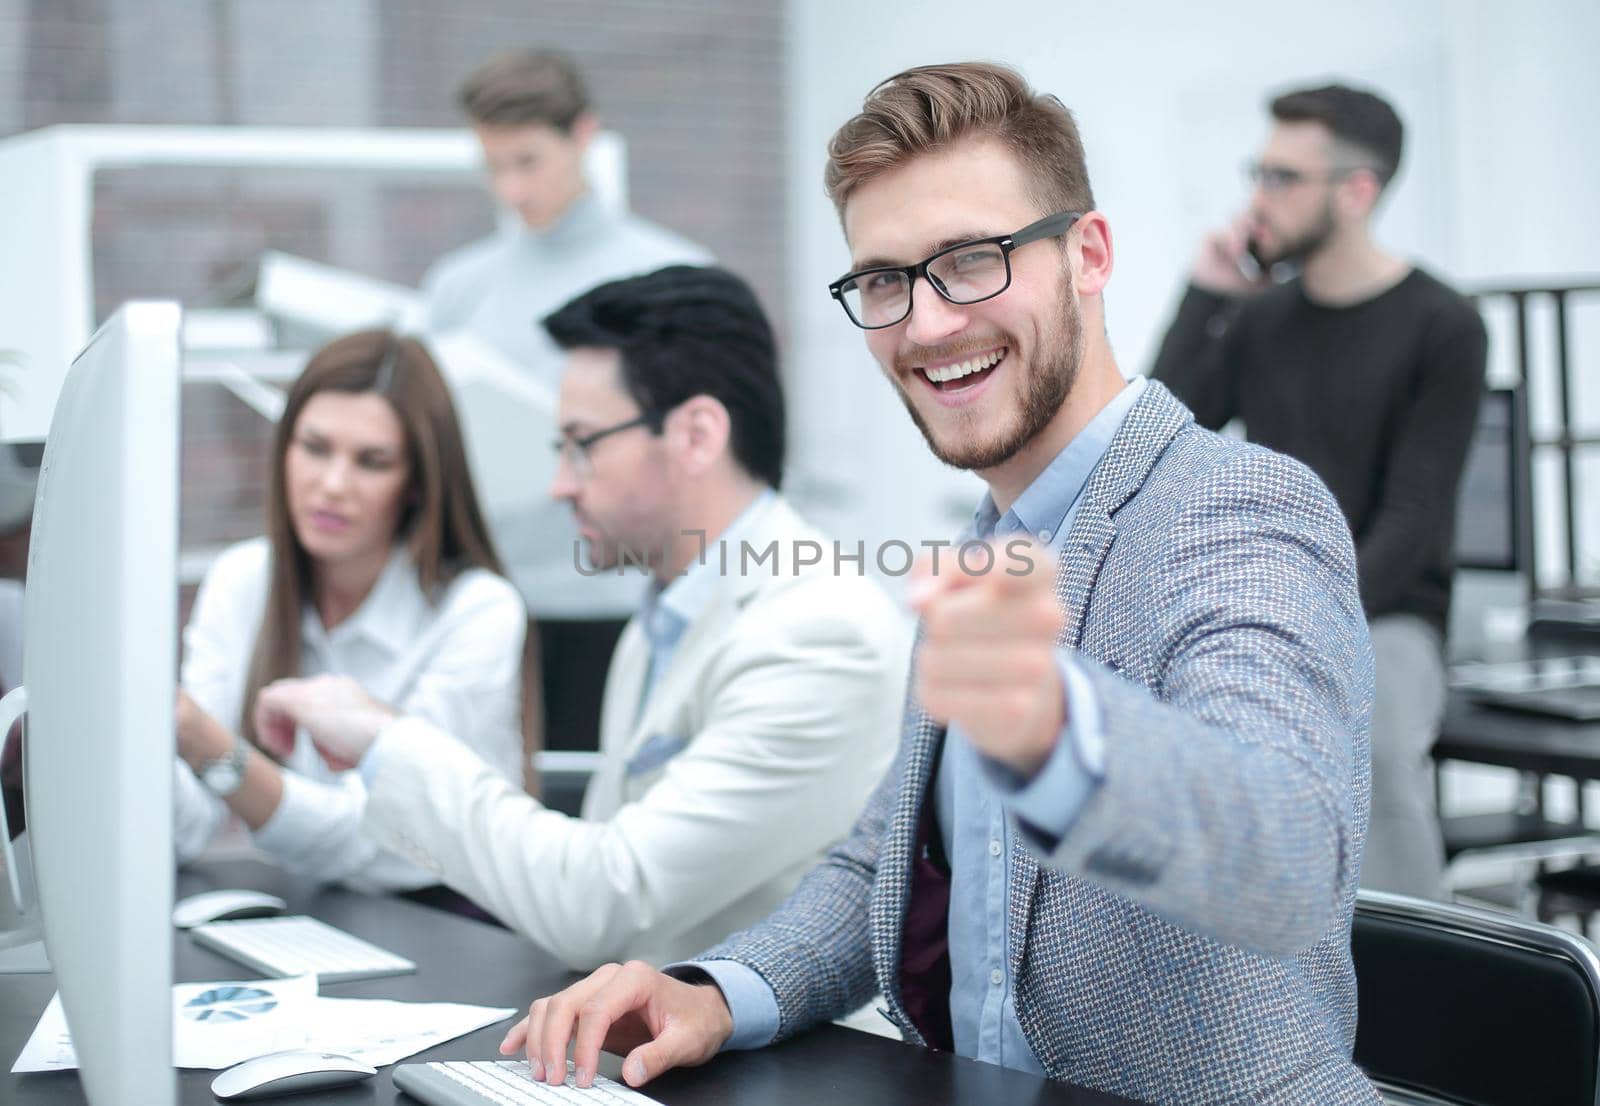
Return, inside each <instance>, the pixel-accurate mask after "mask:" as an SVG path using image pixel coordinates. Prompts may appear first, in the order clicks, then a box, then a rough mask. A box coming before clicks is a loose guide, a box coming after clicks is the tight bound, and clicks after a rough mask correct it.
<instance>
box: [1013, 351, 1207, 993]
mask: <svg viewBox="0 0 1600 1106" xmlns="http://www.w3.org/2000/svg"><path fill="white" fill-rule="evenodd" d="M1191 421H1192V416H1191V415H1190V414H1189V411H1188V409H1187V408H1185V407H1184V406H1183V405H1182V404H1181V403H1179V402H1178V401H1177V400H1176V399H1174V398H1173V396H1172V393H1171V392H1169V391H1167V389H1166V388H1165V387H1163V386H1162V385H1161V384H1159V383H1156V382H1155V381H1151V382H1149V383H1147V384H1146V385H1145V392H1144V395H1142V396H1140V397H1139V400H1138V402H1137V403H1135V404H1134V405H1133V409H1132V410H1130V411H1129V412H1128V417H1127V418H1126V419H1124V420H1123V423H1122V426H1121V428H1119V429H1118V431H1117V433H1116V436H1115V437H1113V438H1112V440H1111V445H1110V446H1109V447H1108V448H1107V449H1106V454H1105V456H1104V457H1102V458H1101V459H1100V463H1099V464H1098V465H1096V466H1095V469H1094V472H1092V473H1090V474H1089V482H1088V484H1086V485H1085V486H1084V489H1083V498H1082V500H1081V501H1080V502H1079V504H1078V513H1077V516H1076V517H1075V518H1074V519H1073V521H1072V529H1071V530H1069V531H1068V533H1067V538H1066V541H1065V542H1064V543H1063V545H1062V547H1061V555H1060V557H1059V559H1058V560H1057V562H1056V600H1057V601H1058V602H1059V603H1060V604H1061V609H1062V612H1063V613H1064V614H1065V616H1066V618H1065V621H1064V622H1063V625H1062V629H1061V636H1060V637H1059V638H1057V639H1056V640H1057V642H1058V643H1059V644H1060V645H1062V646H1065V647H1067V648H1069V649H1076V648H1078V647H1079V645H1080V644H1081V643H1082V641H1083V627H1084V617H1085V615H1086V613H1087V611H1088V607H1089V597H1090V596H1091V595H1093V593H1094V586H1095V582H1096V580H1098V579H1099V576H1100V570H1101V568H1102V567H1103V566H1104V565H1105V561H1106V557H1107V556H1108V555H1109V554H1110V552H1111V546H1112V544H1113V543H1114V542H1115V541H1116V537H1117V527H1116V523H1115V522H1113V521H1112V519H1113V516H1114V515H1115V513H1116V512H1117V511H1118V510H1120V509H1121V507H1122V505H1123V504H1125V503H1126V502H1127V501H1128V500H1129V499H1132V498H1133V496H1134V494H1135V493H1137V492H1138V490H1139V489H1140V488H1141V487H1142V486H1143V485H1144V481H1145V477H1147V476H1148V475H1149V473H1150V470H1151V468H1152V467H1154V465H1155V463H1156V460H1157V459H1158V458H1159V457H1160V456H1161V454H1162V453H1163V452H1164V451H1165V450H1166V448H1167V446H1168V445H1169V444H1170V443H1171V441H1172V439H1173V438H1174V437H1176V436H1177V434H1178V432H1179V431H1181V430H1182V429H1183V428H1184V427H1185V426H1186V425H1188V424H1189V423H1190V422H1191ZM1015 856H1016V861H1015V863H1013V865H1012V867H1011V873H1010V879H1009V885H1008V890H1009V897H1010V904H1009V908H1008V913H1009V915H1010V920H1011V921H1010V924H1011V926H1012V934H1011V935H1012V940H1011V941H1009V942H1007V945H1008V947H1009V952H1010V962H1011V963H1010V968H1011V973H1012V978H1017V973H1019V972H1020V971H1021V970H1022V960H1023V956H1024V954H1025V953H1026V951H1027V950H1026V948H1025V945H1026V941H1027V936H1028V934H1029V933H1030V932H1031V931H1032V926H1031V925H1029V922H1030V920H1031V916H1032V913H1033V899H1034V894H1035V893H1036V892H1037V890H1038V887H1039V875H1040V869H1039V864H1038V862H1037V861H1036V860H1034V858H1033V856H1032V854H1030V853H1029V852H1027V850H1025V849H1019V850H1017V851H1016V853H1015Z"/></svg>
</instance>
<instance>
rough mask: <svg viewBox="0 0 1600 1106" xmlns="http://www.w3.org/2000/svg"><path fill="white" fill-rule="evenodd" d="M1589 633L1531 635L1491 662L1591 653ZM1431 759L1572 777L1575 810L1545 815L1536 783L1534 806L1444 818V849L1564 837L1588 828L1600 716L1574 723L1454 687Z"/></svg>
mask: <svg viewBox="0 0 1600 1106" xmlns="http://www.w3.org/2000/svg"><path fill="white" fill-rule="evenodd" d="M1595 652H1596V648H1595V641H1594V639H1593V638H1589V637H1580V638H1573V637H1570V636H1567V635H1562V634H1548V633H1546V634H1535V635H1533V636H1530V637H1529V638H1528V639H1525V640H1523V641H1521V642H1518V643H1516V644H1514V645H1512V646H1510V647H1509V648H1507V649H1505V650H1503V651H1502V652H1501V655H1498V656H1495V657H1494V658H1493V659H1494V660H1496V661H1521V660H1527V659H1530V658H1538V657H1567V656H1580V655H1588V654H1594V653H1595ZM1433 759H1434V760H1435V761H1436V762H1440V763H1442V762H1444V761H1451V760H1455V761H1466V762H1469V763H1472V764H1488V765H1493V766H1495V767H1500V768H1511V769H1515V770H1516V771H1519V772H1526V773H1531V774H1532V775H1534V776H1538V777H1541V778H1542V777H1545V776H1563V777H1566V778H1568V779H1571V780H1575V781H1577V784H1578V793H1577V795H1578V808H1579V816H1578V817H1577V818H1576V819H1574V820H1573V821H1552V820H1550V819H1548V818H1546V816H1545V812H1544V796H1543V787H1542V785H1540V786H1535V787H1534V788H1533V800H1534V802H1533V808H1532V809H1529V810H1522V811H1516V812H1512V811H1506V812H1501V813H1494V814H1475V815H1466V816H1457V817H1453V818H1446V819H1445V820H1444V835H1445V846H1446V851H1447V852H1448V853H1449V854H1450V855H1451V856H1455V855H1456V854H1458V853H1461V852H1465V851H1468V850H1475V849H1482V848H1496V847H1501V846H1506V845H1533V844H1541V843H1545V842H1562V841H1567V840H1569V839H1572V838H1576V837H1585V836H1588V835H1589V834H1590V832H1591V831H1589V830H1588V829H1587V828H1586V827H1585V826H1584V823H1583V817H1582V813H1583V790H1582V785H1583V783H1584V782H1586V781H1588V780H1600V722H1572V721H1569V720H1567V719H1564V718H1557V717H1554V716H1551V715H1542V714H1532V713H1528V712H1525V711H1518V710H1509V709H1507V708H1505V707H1499V706H1489V705H1486V704H1481V703H1478V702H1475V701H1474V700H1473V698H1472V696H1471V694H1470V693H1468V692H1466V691H1457V690H1452V691H1451V692H1450V694H1449V697H1448V699H1447V700H1446V703H1445V714H1444V719H1443V721H1442V722H1441V724H1440V727H1439V737H1438V740H1437V741H1435V742H1434V746H1433Z"/></svg>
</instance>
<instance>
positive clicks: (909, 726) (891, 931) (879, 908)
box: [871, 626, 944, 1037]
mask: <svg viewBox="0 0 1600 1106" xmlns="http://www.w3.org/2000/svg"><path fill="white" fill-rule="evenodd" d="M921 647H922V629H921V627H920V626H919V627H918V628H917V638H916V644H915V645H914V647H913V648H912V652H911V671H912V673H913V676H912V679H915V678H916V676H915V672H916V667H917V653H918V652H919V651H920V649H921ZM907 702H908V703H909V704H911V705H910V706H909V708H908V710H907V713H906V722H905V737H904V740H905V742H906V759H905V768H904V770H903V771H902V772H901V774H900V792H899V795H898V797H897V798H896V799H895V804H894V813H893V815H892V816H891V817H890V820H889V829H888V832H887V834H886V835H885V837H884V841H883V847H882V848H881V849H880V850H879V852H878V871H877V874H876V878H875V879H874V880H873V884H872V904H871V926H872V930H873V940H872V955H873V963H874V967H875V969H876V971H877V973H878V986H879V988H880V989H881V990H882V991H883V995H884V998H885V1000H886V1001H887V1002H888V1004H889V1012H890V1014H892V1015H893V1016H894V1018H895V1021H896V1024H898V1025H900V1026H903V1027H910V1026H911V1019H910V1018H909V1016H908V1015H907V1014H906V1011H905V1007H904V1005H902V1003H901V1000H900V958H901V949H902V947H903V938H904V932H903V923H904V920H905V915H906V909H907V905H908V900H909V898H910V895H911V863H912V860H913V859H914V858H913V857H912V855H911V854H912V850H913V848H915V846H916V841H917V826H918V823H919V821H920V818H921V815H922V804H923V803H924V802H932V801H933V796H931V795H929V794H928V793H927V791H928V781H929V779H930V777H931V776H932V775H933V768H934V757H935V756H936V755H937V752H938V750H939V748H940V746H941V742H942V739H943V737H944V727H943V726H941V725H939V723H937V722H935V721H934V720H933V719H932V718H930V717H928V715H927V714H926V713H925V712H924V711H923V710H922V709H921V708H920V707H917V706H916V705H915V704H916V699H915V697H914V696H908V698H907ZM909 1032H910V1033H911V1035H912V1036H913V1037H920V1034H918V1033H917V1031H916V1030H915V1029H914V1028H910V1029H909Z"/></svg>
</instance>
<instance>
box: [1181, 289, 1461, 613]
mask: <svg viewBox="0 0 1600 1106" xmlns="http://www.w3.org/2000/svg"><path fill="white" fill-rule="evenodd" d="M1487 349H1488V340H1487V337H1486V335H1485V332H1484V328H1483V321H1482V320H1481V319H1480V318H1479V317H1478V314H1477V312H1476V311H1475V310H1474V309H1473V307H1472V305H1471V304H1470V303H1468V302H1467V301H1466V300H1465V299H1463V298H1462V297H1461V296H1460V295H1458V294H1457V293H1455V292H1454V291H1452V290H1451V289H1450V288H1448V287H1446V286H1445V285H1444V284H1441V283H1440V282H1439V281H1437V280H1435V279H1434V278H1433V277H1431V276H1429V275H1428V274H1427V273H1425V272H1423V271H1422V270H1420V269H1414V270H1412V272H1411V273H1410V274H1409V275H1408V276H1406V277H1405V278H1404V279H1403V280H1401V281H1400V282H1399V283H1398V284H1396V285H1395V286H1394V287H1393V288H1390V289H1389V290H1388V291H1386V292H1382V293H1380V294H1378V295H1377V296H1374V297H1373V298H1371V299H1369V300H1364V301H1362V302H1361V303H1357V304H1353V305H1351V306H1348V307H1325V306H1321V305H1319V304H1316V303H1313V302H1312V301H1311V300H1310V299H1308V298H1307V297H1306V294H1305V291H1304V290H1303V289H1302V287H1301V285H1300V281H1299V280H1293V281H1290V282H1289V283H1287V284H1282V285H1278V286H1276V287H1274V288H1272V289H1270V290H1268V291H1265V292H1262V293H1260V294H1258V295H1256V296H1252V297H1250V298H1248V299H1245V300H1242V301H1240V300H1231V299H1229V298H1227V297H1224V296H1219V295H1215V294H1213V293H1209V292H1203V291H1201V290H1200V289H1198V288H1193V287H1191V288H1190V289H1189V291H1188V294H1187V295H1185V296H1184V299H1183V303H1182V305H1181V306H1180V307H1179V308H1178V316H1177V318H1176V319H1175V320H1173V323H1172V327H1171V328H1170V329H1169V330H1168V331H1167V336H1166V338H1165V340H1164V341H1163V342H1162V343H1161V351H1160V353H1159V354H1158V355H1157V357H1156V364H1155V367H1154V369H1153V370H1152V372H1151V375H1152V376H1153V377H1154V378H1155V379H1157V380H1160V381H1162V382H1163V383H1165V384H1166V385H1167V386H1168V387H1169V388H1171V389H1172V391H1173V392H1174V393H1176V394H1177V396H1178V397H1179V398H1180V399H1182V400H1183V401H1184V402H1185V403H1187V404H1188V405H1189V407H1190V408H1191V409H1192V410H1193V411H1194V413H1195V418H1196V419H1197V420H1198V421H1199V422H1200V424H1201V425H1203V426H1207V427H1210V428H1212V429H1217V428H1219V427H1221V426H1222V425H1223V424H1224V423H1226V422H1228V421H1229V420H1230V419H1233V418H1238V419H1240V420H1241V421H1242V422H1243V423H1244V425H1245V432H1246V434H1247V435H1248V436H1249V438H1250V440H1251V441H1253V442H1258V443H1260V444H1261V445H1264V446H1267V447H1268V448H1270V449H1276V450H1278V451H1280V452H1283V453H1287V454H1289V455H1290V456H1292V457H1296V458H1298V459H1299V460H1301V461H1303V462H1305V464H1306V465H1308V466H1309V467H1310V468H1311V469H1312V471H1314V472H1315V473H1316V474H1317V475H1318V476H1320V477H1321V478H1322V480H1323V482H1324V483H1326V484H1327V485H1328V488H1329V489H1330V490H1331V491H1332V492H1333V494H1334V498H1336V499H1337V500H1338V501H1339V506H1340V508H1341V509H1342V510H1343V511H1344V516H1345V518H1346V520H1348V521H1349V523H1350V531H1351V533H1352V534H1353V535H1354V537H1355V544H1356V559H1357V561H1358V563H1359V570H1360V577H1361V599H1362V603H1363V604H1364V605H1365V607H1366V611H1367V616H1368V617H1369V618H1370V617H1375V616H1377V615H1383V614H1393V613H1398V612H1405V613H1410V614H1415V615H1420V616H1421V617H1423V618H1425V619H1427V620H1428V621H1429V622H1431V623H1432V624H1433V625H1434V626H1435V627H1436V628H1437V629H1438V630H1439V631H1440V633H1441V634H1442V633H1443V632H1444V628H1445V623H1446V620H1447V617H1448V613H1449V608H1450V575H1451V571H1452V569H1453V564H1452V542H1453V537H1454V529H1455V506H1456V485H1457V483H1458V482H1459V480H1460V478H1461V469H1462V466H1463V464H1464V463H1465V460H1466V455H1467V446H1468V444H1469V443H1470V442H1471V439H1472V432H1473V427H1474V426H1475V424H1476V421H1477V416H1478V405H1479V402H1480V398H1481V396H1482V393H1483V384H1484V362H1485V357H1486V354H1487Z"/></svg>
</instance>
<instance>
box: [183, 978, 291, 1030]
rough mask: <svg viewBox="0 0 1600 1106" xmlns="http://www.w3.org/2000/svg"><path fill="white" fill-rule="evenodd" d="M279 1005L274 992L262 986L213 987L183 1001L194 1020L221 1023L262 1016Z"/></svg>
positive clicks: (185, 1008)
mask: <svg viewBox="0 0 1600 1106" xmlns="http://www.w3.org/2000/svg"><path fill="white" fill-rule="evenodd" d="M277 1005H278V1000H277V998H276V997H275V996H274V995H273V994H272V992H271V991H263V990H262V989H261V988H259V987H213V988H211V990H209V991H202V992H200V993H199V994H198V995H196V996H194V998H192V999H190V1000H189V1001H188V1002H186V1003H184V1004H183V1016H184V1017H186V1018H188V1019H189V1020H190V1021H197V1022H209V1023H211V1024H212V1025H221V1024H225V1023H227V1022H242V1021H247V1020H249V1019H250V1018H255V1017H259V1016H260V1015H262V1014H265V1013H266V1012H267V1011H268V1010H271V1009H272V1008H273V1007H275V1006H277Z"/></svg>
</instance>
